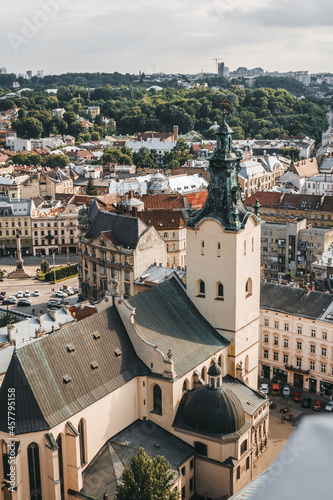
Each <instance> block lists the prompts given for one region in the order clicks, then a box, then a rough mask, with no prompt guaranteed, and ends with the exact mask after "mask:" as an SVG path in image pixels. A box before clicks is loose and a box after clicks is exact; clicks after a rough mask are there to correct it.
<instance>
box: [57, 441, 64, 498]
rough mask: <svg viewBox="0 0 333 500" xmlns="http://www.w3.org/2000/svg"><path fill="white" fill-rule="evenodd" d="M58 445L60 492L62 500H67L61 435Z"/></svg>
mask: <svg viewBox="0 0 333 500" xmlns="http://www.w3.org/2000/svg"><path fill="white" fill-rule="evenodd" d="M57 445H58V464H59V479H60V491H61V500H64V499H65V487H64V462H63V453H62V439H61V434H59V436H58V437H57Z"/></svg>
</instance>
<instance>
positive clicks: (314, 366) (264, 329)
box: [259, 283, 333, 395]
mask: <svg viewBox="0 0 333 500" xmlns="http://www.w3.org/2000/svg"><path fill="white" fill-rule="evenodd" d="M259 362H260V370H261V376H262V378H266V379H270V380H274V381H276V382H281V383H288V384H291V385H294V386H296V387H299V388H300V389H304V390H308V391H310V392H313V393H314V394H315V393H318V392H321V393H323V394H325V395H330V394H331V393H332V392H333V296H332V295H331V294H329V293H322V292H316V291H309V290H308V289H306V290H305V289H302V288H296V287H293V286H290V285H277V284H273V283H266V284H262V285H261V299H260V349H259Z"/></svg>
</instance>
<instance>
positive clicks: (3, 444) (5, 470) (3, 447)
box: [1, 440, 10, 480]
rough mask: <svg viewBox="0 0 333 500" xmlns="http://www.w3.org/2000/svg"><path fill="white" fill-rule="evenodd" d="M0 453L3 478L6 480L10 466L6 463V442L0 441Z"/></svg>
mask: <svg viewBox="0 0 333 500" xmlns="http://www.w3.org/2000/svg"><path fill="white" fill-rule="evenodd" d="M1 452H2V468H3V477H4V479H6V480H8V478H9V473H10V465H9V462H8V448H7V443H6V441H4V440H3V441H1Z"/></svg>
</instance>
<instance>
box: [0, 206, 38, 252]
mask: <svg viewBox="0 0 333 500" xmlns="http://www.w3.org/2000/svg"><path fill="white" fill-rule="evenodd" d="M3 200H6V201H0V256H5V255H6V256H8V255H12V256H13V257H14V256H15V254H16V228H17V227H18V228H20V229H21V234H22V236H21V247H22V257H23V258H24V256H25V255H31V254H32V235H31V214H32V210H33V209H34V203H33V201H32V200H10V199H9V198H3Z"/></svg>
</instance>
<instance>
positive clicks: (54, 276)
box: [53, 252, 56, 283]
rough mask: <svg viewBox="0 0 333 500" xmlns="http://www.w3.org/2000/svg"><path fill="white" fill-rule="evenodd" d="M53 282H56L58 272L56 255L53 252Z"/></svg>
mask: <svg viewBox="0 0 333 500" xmlns="http://www.w3.org/2000/svg"><path fill="white" fill-rule="evenodd" d="M53 281H54V283H55V282H56V272H55V254H54V252H53Z"/></svg>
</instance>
